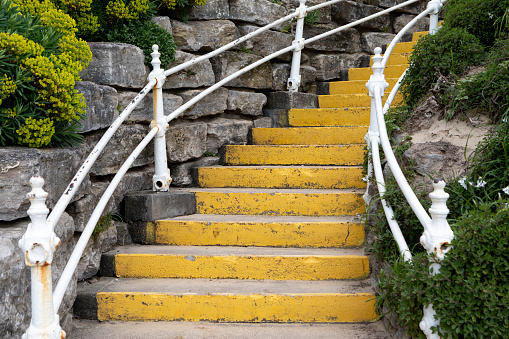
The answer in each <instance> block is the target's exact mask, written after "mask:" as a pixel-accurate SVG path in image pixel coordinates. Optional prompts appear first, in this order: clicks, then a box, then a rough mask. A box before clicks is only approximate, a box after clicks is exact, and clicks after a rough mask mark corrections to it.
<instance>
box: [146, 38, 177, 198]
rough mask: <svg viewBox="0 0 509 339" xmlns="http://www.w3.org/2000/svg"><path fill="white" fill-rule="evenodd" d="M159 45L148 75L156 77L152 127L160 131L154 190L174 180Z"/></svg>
mask: <svg viewBox="0 0 509 339" xmlns="http://www.w3.org/2000/svg"><path fill="white" fill-rule="evenodd" d="M158 49H159V46H157V45H153V46H152V50H153V52H152V53H151V54H150V55H151V56H152V61H151V64H152V72H150V74H149V76H148V80H149V81H150V80H152V79H153V78H155V79H156V81H157V84H156V85H155V87H154V90H153V93H154V120H152V122H151V124H150V127H151V128H154V127H156V126H157V127H158V129H159V131H158V132H157V134H156V136H155V137H154V163H155V174H154V177H153V179H152V183H153V185H152V189H153V190H154V191H168V189H169V187H170V183H171V181H172V179H171V176H170V170H169V169H168V160H167V156H166V130H167V129H168V123H167V122H166V118H165V116H164V108H163V85H164V81H165V80H166V77H165V76H164V70H162V69H161V60H160V59H159V57H160V56H161V53H159V51H158Z"/></svg>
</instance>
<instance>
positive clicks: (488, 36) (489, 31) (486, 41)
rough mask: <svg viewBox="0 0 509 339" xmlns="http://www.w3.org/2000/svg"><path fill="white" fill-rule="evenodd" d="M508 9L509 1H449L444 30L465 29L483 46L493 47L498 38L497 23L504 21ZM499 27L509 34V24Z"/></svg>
mask: <svg viewBox="0 0 509 339" xmlns="http://www.w3.org/2000/svg"><path fill="white" fill-rule="evenodd" d="M508 8H509V0H449V1H447V2H446V4H445V7H444V22H445V27H444V28H446V29H448V28H461V29H464V30H466V31H467V32H469V33H470V34H472V35H474V36H475V37H477V38H478V39H479V41H480V42H481V43H482V44H483V45H486V46H492V45H493V43H494V42H495V39H496V38H497V27H496V25H495V22H497V21H498V22H501V21H502V17H504V15H506V14H505V13H506V12H507V9H508ZM499 27H500V29H499V31H500V30H501V31H502V32H504V31H505V32H507V23H506V25H499ZM498 35H500V33H499V34H498Z"/></svg>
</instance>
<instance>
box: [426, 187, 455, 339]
mask: <svg viewBox="0 0 509 339" xmlns="http://www.w3.org/2000/svg"><path fill="white" fill-rule="evenodd" d="M433 188H434V190H433V192H431V193H430V194H429V197H430V198H431V201H432V204H431V207H430V209H429V213H430V214H431V223H430V224H429V225H428V227H426V228H425V230H424V233H423V235H422V236H421V239H420V240H421V244H422V246H423V247H424V248H425V249H426V251H427V252H428V254H430V255H433V257H434V258H435V262H434V263H432V264H431V267H430V270H431V275H435V274H438V273H439V271H440V267H441V265H440V261H442V260H443V259H444V257H445V255H446V254H447V252H449V250H450V249H451V246H450V244H451V241H452V239H453V238H454V233H453V231H452V229H451V227H450V226H449V223H448V222H447V215H448V214H449V209H448V208H447V199H448V198H449V194H447V193H446V192H445V191H444V188H445V182H444V181H443V180H442V179H440V178H438V179H435V180H434V181H433ZM438 325H440V319H435V310H433V304H430V305H428V306H425V307H424V316H423V318H422V321H421V322H420V323H419V327H420V328H421V330H422V331H423V332H424V334H426V337H427V338H430V339H439V338H440V336H439V335H438V334H436V333H432V331H431V327H433V326H438Z"/></svg>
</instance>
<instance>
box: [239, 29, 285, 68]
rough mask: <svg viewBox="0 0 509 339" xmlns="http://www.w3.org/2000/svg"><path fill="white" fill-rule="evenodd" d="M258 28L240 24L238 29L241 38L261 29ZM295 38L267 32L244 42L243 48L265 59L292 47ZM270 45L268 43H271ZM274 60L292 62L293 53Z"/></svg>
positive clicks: (275, 32)
mask: <svg viewBox="0 0 509 339" xmlns="http://www.w3.org/2000/svg"><path fill="white" fill-rule="evenodd" d="M259 28H260V27H258V26H252V25H247V24H239V25H238V29H239V33H240V35H241V36H244V35H246V34H249V33H252V32H254V31H256V30H257V29H259ZM293 39H294V36H293V35H292V34H287V33H281V32H277V31H270V30H269V31H265V32H263V33H260V34H258V35H257V36H255V37H253V38H251V39H249V40H247V41H246V42H244V44H243V47H244V48H245V49H246V50H248V51H250V52H252V53H253V54H255V55H258V56H262V57H265V56H267V55H270V54H272V53H274V52H277V51H279V50H280V49H283V48H286V47H288V46H291V45H292V41H293ZM269 41H270V43H267V42H269ZM274 60H281V61H290V60H292V52H288V53H285V54H283V55H280V56H278V57H276V58H275V59H274Z"/></svg>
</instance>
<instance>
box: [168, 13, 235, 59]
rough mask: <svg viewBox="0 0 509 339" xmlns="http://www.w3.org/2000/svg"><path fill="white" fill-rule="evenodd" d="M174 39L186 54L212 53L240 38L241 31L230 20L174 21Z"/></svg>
mask: <svg viewBox="0 0 509 339" xmlns="http://www.w3.org/2000/svg"><path fill="white" fill-rule="evenodd" d="M172 24H173V38H174V39H175V43H176V44H177V46H179V49H180V50H182V51H186V52H210V51H213V50H215V49H218V48H219V47H221V46H224V45H226V44H228V43H230V42H232V41H234V40H236V39H238V38H239V31H238V30H237V27H235V24H234V23H233V22H231V21H229V20H213V21H188V22H185V23H184V22H181V21H177V20H173V22H172Z"/></svg>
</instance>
